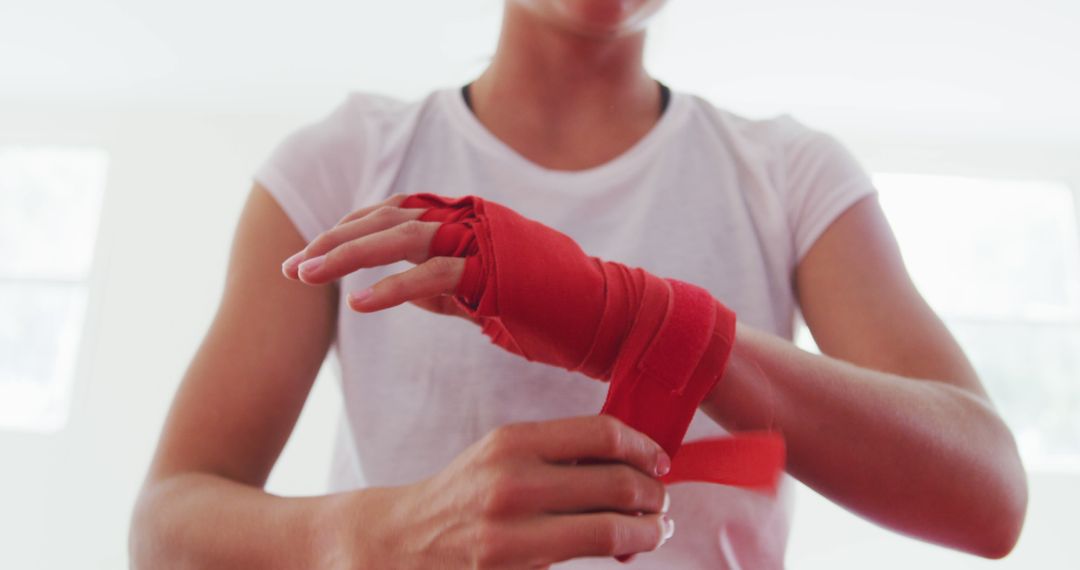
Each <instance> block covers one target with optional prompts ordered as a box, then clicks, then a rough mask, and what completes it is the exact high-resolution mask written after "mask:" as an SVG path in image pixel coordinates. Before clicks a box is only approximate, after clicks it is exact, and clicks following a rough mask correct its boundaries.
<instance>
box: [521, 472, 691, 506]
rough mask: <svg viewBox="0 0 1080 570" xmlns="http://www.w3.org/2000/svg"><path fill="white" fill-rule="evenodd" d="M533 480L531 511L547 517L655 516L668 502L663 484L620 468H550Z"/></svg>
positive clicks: (668, 504)
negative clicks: (605, 513)
mask: <svg viewBox="0 0 1080 570" xmlns="http://www.w3.org/2000/svg"><path fill="white" fill-rule="evenodd" d="M537 477H538V479H537V481H539V483H538V484H537V485H536V489H535V492H534V493H533V495H532V496H535V497H537V500H538V501H539V502H541V503H542V504H537V505H535V508H536V509H538V510H539V509H542V510H544V511H545V512H548V513H561V514H567V513H591V512H600V511H614V512H619V513H623V514H637V513H647V514H656V513H664V512H667V509H668V507H669V506H670V501H671V499H670V498H669V496H668V492H667V489H666V488H665V486H664V484H663V483H661V482H660V481H659V480H657V479H656V478H654V477H651V476H649V475H646V474H644V473H642V472H641V471H638V470H637V469H635V468H633V467H630V466H628V465H624V464H607V465H573V466H571V465H552V466H548V467H547V468H546V469H539V470H537Z"/></svg>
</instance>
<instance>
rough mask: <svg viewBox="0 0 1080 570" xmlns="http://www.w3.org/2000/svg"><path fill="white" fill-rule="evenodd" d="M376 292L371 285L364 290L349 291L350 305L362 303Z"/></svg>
mask: <svg viewBox="0 0 1080 570" xmlns="http://www.w3.org/2000/svg"><path fill="white" fill-rule="evenodd" d="M374 292H375V290H374V289H372V288H371V287H368V288H367V289H364V290H363V291H357V292H355V293H349V304H350V305H359V304H360V303H363V302H364V301H365V300H366V299H367V298H368V297H371V294H372V293H374Z"/></svg>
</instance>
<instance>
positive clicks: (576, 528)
mask: <svg viewBox="0 0 1080 570" xmlns="http://www.w3.org/2000/svg"><path fill="white" fill-rule="evenodd" d="M521 526H522V527H523V528H521V529H520V530H519V529H514V530H518V532H520V533H521V534H520V536H514V537H513V538H512V540H513V542H516V543H517V544H519V545H520V546H521V548H522V549H524V550H525V551H533V549H536V550H535V551H536V552H541V553H545V554H546V555H547V556H548V557H549V558H548V559H547V560H546V561H545V562H552V563H555V562H561V561H563V560H570V559H573V558H581V557H585V556H627V555H632V554H637V553H639V552H650V551H653V550H656V549H657V548H659V547H660V546H661V545H663V543H664V542H666V541H667V539H668V538H670V537H671V536H672V535H673V534H674V522H672V521H671V519H669V518H668V517H667V515H641V516H634V515H622V514H617V513H590V514H581V515H552V516H547V517H541V518H539V519H533V520H532V521H531V522H529V523H526V524H524V525H521ZM515 534H516V533H515Z"/></svg>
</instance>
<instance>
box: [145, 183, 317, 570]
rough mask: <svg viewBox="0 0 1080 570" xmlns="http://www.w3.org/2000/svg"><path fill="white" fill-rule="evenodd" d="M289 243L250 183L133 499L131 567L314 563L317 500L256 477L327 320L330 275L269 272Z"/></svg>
mask: <svg viewBox="0 0 1080 570" xmlns="http://www.w3.org/2000/svg"><path fill="white" fill-rule="evenodd" d="M298 244H300V245H302V244H303V239H302V238H301V237H300V235H299V234H298V233H297V231H296V229H295V228H294V227H293V226H292V224H291V222H289V220H288V218H287V217H286V216H285V214H284V213H283V212H282V211H281V209H280V208H279V207H278V205H277V203H276V202H275V201H274V199H273V198H272V197H270V195H269V194H268V193H267V192H266V191H265V190H264V189H262V188H260V187H256V188H255V189H254V190H253V191H252V193H251V195H250V197H249V199H248V201H247V204H246V205H245V207H244V211H243V214H242V216H241V219H240V223H239V226H238V228H237V231H236V235H235V238H234V242H233V248H232V253H231V258H230V261H229V268H228V276H227V279H226V285H225V292H224V296H223V298H222V301H221V305H220V307H219V308H218V312H217V315H216V317H215V319H214V321H213V324H212V325H211V328H210V330H209V332H208V334H207V336H206V338H205V340H204V341H203V343H202V345H201V347H200V348H199V350H198V352H197V353H196V355H195V357H194V360H193V361H192V363H191V365H190V367H189V369H188V371H187V373H186V374H185V376H184V379H183V381H182V383H181V385H180V388H179V391H178V392H177V394H176V397H175V400H174V402H173V405H172V409H171V411H170V413H169V416H168V419H167V420H166V422H165V426H164V429H163V432H162V435H161V439H160V442H159V444H158V450H157V453H156V456H155V458H154V460H153V463H152V465H151V467H150V471H149V474H148V476H147V479H146V482H145V485H144V487H143V489H142V493H141V494H140V497H139V501H138V504H137V506H136V511H135V515H134V520H133V524H132V529H131V555H132V564H133V566H134V567H144V568H146V567H158V566H160V565H161V564H162V562H163V561H169V562H170V564H172V565H176V566H181V567H186V566H191V567H200V568H201V567H260V568H274V567H283V566H289V567H293V566H306V567H314V566H315V564H314V560H312V559H311V558H309V555H311V554H313V553H314V552H316V551H317V549H316V548H313V546H314V545H315V544H316V542H317V541H318V533H317V532H316V528H315V525H314V521H317V520H318V518H317V517H316V516H315V515H316V513H317V512H318V511H319V510H320V509H321V508H322V507H323V506H325V500H323V499H285V498H279V497H274V496H271V495H269V494H267V493H265V492H263V491H262V489H261V488H262V485H263V484H264V483H265V481H266V478H267V477H268V476H269V473H270V470H271V468H272V467H273V465H274V462H275V461H276V460H277V457H278V455H279V454H280V452H281V449H282V447H283V446H284V445H285V442H286V440H287V439H288V437H289V434H290V433H291V431H292V429H293V426H294V424H295V422H296V419H297V417H298V416H299V414H300V410H301V408H302V407H303V404H304V401H305V399H306V398H307V394H308V392H309V390H310V389H311V385H312V383H313V381H314V379H315V376H316V374H317V373H318V370H319V367H320V365H321V364H322V361H323V358H324V357H325V355H326V352H327V349H328V347H329V345H330V342H331V338H332V332H333V327H334V318H335V317H334V315H335V308H336V299H337V292H336V290H335V288H334V287H333V286H327V287H317V288H316V287H302V286H297V285H296V284H295V283H293V282H291V281H288V280H286V279H282V278H281V275H280V273H278V269H277V268H278V264H279V263H280V260H281V259H282V258H283V257H285V256H286V255H288V253H290V252H291V251H294V250H295V249H296V248H298V247H300V245H298ZM285 308H287V309H285ZM208 522H209V524H208Z"/></svg>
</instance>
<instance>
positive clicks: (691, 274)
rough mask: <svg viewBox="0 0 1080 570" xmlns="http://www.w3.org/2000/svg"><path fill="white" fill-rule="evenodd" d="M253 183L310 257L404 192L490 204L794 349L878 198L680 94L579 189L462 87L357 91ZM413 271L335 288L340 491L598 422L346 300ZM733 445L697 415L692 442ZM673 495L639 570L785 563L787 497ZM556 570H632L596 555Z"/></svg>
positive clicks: (533, 375) (479, 347) (471, 355)
mask: <svg viewBox="0 0 1080 570" xmlns="http://www.w3.org/2000/svg"><path fill="white" fill-rule="evenodd" d="M256 179H257V181H258V182H260V183H261V184H262V185H263V186H264V187H265V188H267V190H269V191H270V193H271V194H272V195H273V196H274V197H275V198H276V199H277V200H278V202H279V203H280V204H281V206H282V208H283V209H284V210H285V212H286V213H287V214H288V216H289V217H290V218H291V219H292V221H293V223H294V224H295V225H296V227H297V228H298V229H299V231H300V233H301V234H302V235H303V236H304V237H305V238H306V239H309V240H310V239H311V238H313V237H315V236H316V235H317V234H319V233H320V232H322V231H324V230H326V229H327V228H330V227H332V226H333V225H334V224H335V223H336V222H337V221H338V220H339V219H340V218H341V217H343V216H344V215H345V214H347V213H349V212H351V211H353V210H355V209H357V208H360V207H363V206H365V205H368V204H371V203H374V202H376V201H379V200H382V199H383V198H384V197H386V196H388V195H389V194H392V193H397V192H400V193H414V192H435V193H438V194H443V195H449V196H459V195H466V194H475V195H478V196H482V197H484V198H488V199H491V200H494V201H497V202H500V203H502V204H505V205H507V206H509V207H511V208H513V209H515V210H516V211H518V212H520V213H521V214H523V215H525V216H527V217H530V218H533V219H535V220H538V221H540V222H542V223H544V224H547V225H549V226H551V227H553V228H556V229H558V230H560V231H562V232H564V233H566V234H568V235H570V236H571V237H573V238H574V239H575V240H577V242H578V243H580V244H581V246H582V248H584V250H585V251H586V252H588V253H589V254H591V255H596V256H598V257H602V258H606V259H611V260H615V261H620V262H623V263H627V264H631V265H636V266H640V267H643V268H645V269H647V270H649V271H651V272H653V273H654V274H656V275H659V276H663V277H674V278H678V279H681V280H684V281H688V282H690V283H695V284H697V285H700V286H702V287H705V288H706V289H708V290H709V291H711V292H712V294H713V295H714V296H715V297H716V298H717V299H720V300H721V301H722V302H723V303H725V304H726V305H728V306H729V307H731V308H732V309H734V310H735V312H736V313H737V314H738V317H739V319H740V320H741V321H742V322H744V323H747V324H749V325H752V326H754V327H757V328H760V329H763V330H765V331H768V332H771V333H773V334H776V335H778V336H781V337H783V338H787V339H790V338H791V337H792V334H793V327H794V320H795V316H796V310H797V306H796V301H795V297H794V293H793V288H792V285H793V272H794V269H795V267H796V264H797V263H798V262H799V260H800V259H801V258H802V256H803V255H804V254H805V253H806V252H807V251H808V250H809V248H810V247H811V245H813V243H814V241H815V240H816V239H817V238H818V236H819V235H821V233H822V232H823V231H824V230H825V229H826V228H827V227H828V225H829V224H830V223H831V222H832V221H833V220H834V219H835V218H836V217H837V216H838V215H840V214H841V213H842V212H843V211H844V210H846V209H847V208H848V207H850V206H851V205H852V204H854V203H855V202H856V201H857V200H859V199H860V198H863V197H864V196H867V195H869V194H872V193H873V192H874V189H873V186H872V185H871V182H870V180H869V177H868V176H867V175H866V173H865V172H864V171H863V169H862V168H861V167H860V166H859V165H858V163H857V162H856V160H855V159H854V158H853V157H852V156H851V155H850V154H849V153H848V152H847V151H846V150H845V149H844V148H843V147H842V146H841V145H840V144H838V143H837V142H836V141H835V140H834V139H833V138H831V137H830V136H828V135H825V134H822V133H820V132H817V131H814V130H811V129H808V128H806V127H804V126H802V125H801V124H799V123H797V122H796V121H795V120H793V119H792V118H790V117H788V116H782V117H778V118H774V119H770V120H764V121H753V120H748V119H745V118H741V117H739V116H736V115H734V114H732V113H729V112H726V111H723V110H721V109H717V108H715V107H714V106H712V105H711V104H710V103H708V102H707V101H705V100H703V99H701V98H698V97H695V96H692V95H688V94H684V93H680V92H674V93H673V94H672V98H671V102H670V104H669V107H668V108H667V110H666V111H665V112H664V114H663V115H662V117H661V118H660V120H659V122H658V123H657V124H656V125H655V127H654V128H653V129H652V130H651V131H650V132H649V133H648V134H647V135H646V136H645V137H644V138H643V139H642V140H640V141H639V142H638V143H637V144H636V145H635V146H633V147H632V148H630V149H629V150H627V151H626V152H624V153H623V154H622V155H620V156H618V157H616V158H615V159H613V160H611V161H609V162H607V163H605V164H602V165H600V166H597V167H594V168H590V169H587V170H583V171H574V172H568V171H554V170H549V169H545V168H543V167H540V166H538V165H536V164H535V163H532V162H530V161H528V160H527V159H525V158H524V157H522V156H521V155H519V154H517V153H516V152H515V151H514V150H513V149H511V148H510V147H509V146H507V145H506V144H504V143H503V142H502V141H500V140H499V139H498V138H496V137H495V136H494V135H493V134H491V133H490V132H489V131H488V130H487V129H486V128H485V127H484V126H483V124H482V123H480V122H479V121H478V120H477V119H476V117H475V116H474V115H473V114H472V113H471V111H470V110H469V109H468V107H467V106H466V105H465V102H464V100H463V99H462V97H461V94H460V91H459V90H458V89H446V90H441V91H436V92H434V93H432V94H431V95H429V96H428V97H426V98H424V99H423V100H421V101H417V102H400V101H396V100H392V99H388V98H384V97H380V96H375V95H370V94H353V95H350V96H349V97H348V98H347V100H346V101H345V102H344V103H342V104H341V105H340V106H339V107H338V108H337V109H336V110H334V111H333V112H332V113H331V114H330V115H329V116H327V117H326V118H325V119H323V120H321V121H319V122H316V123H314V124H311V125H309V126H307V127H305V128H302V129H300V130H298V131H296V132H295V133H293V134H292V135H291V136H289V137H288V138H287V139H286V140H285V141H284V142H282V143H281V145H280V146H279V147H278V148H277V150H276V151H275V152H274V153H273V155H272V156H271V158H270V159H269V160H268V161H267V162H266V163H265V164H264V165H262V167H261V168H260V169H259V170H258V172H257V174H256ZM407 267H408V265H407V264H405V263H399V264H395V265H393V266H388V267H384V268H377V269H367V270H362V271H359V272H357V273H354V274H352V275H349V276H348V277H346V278H345V279H344V280H343V281H342V293H343V294H342V299H343V301H342V303H341V305H340V308H339V320H338V330H337V336H336V346H335V350H336V352H337V357H338V362H339V363H340V366H341V371H340V372H341V389H342V394H343V397H344V408H345V409H344V421H343V425H342V430H341V432H340V435H339V441H338V445H337V454H336V458H335V462H334V465H333V469H332V480H331V483H330V486H331V490H335V491H336V490H344V489H350V488H356V487H360V486H363V485H373V486H383V485H400V484H405V483H410V482H414V481H417V480H419V479H422V478H424V477H427V476H430V475H432V474H434V473H436V472H438V471H439V470H441V469H442V468H443V467H444V466H446V465H447V463H449V462H450V460H451V459H453V458H454V457H455V456H457V455H458V454H459V453H460V452H461V451H462V450H464V449H465V448H466V447H467V446H469V445H470V444H472V443H473V442H475V441H477V440H478V439H479V438H481V437H482V436H483V435H485V434H486V433H488V432H489V431H491V430H492V429H493V428H495V427H497V426H499V425H502V424H506V423H514V422H521V421H528V420H545V419H554V418H561V417H568V416H575V415H588V414H595V413H597V412H598V411H599V410H600V407H601V405H602V404H603V402H604V395H605V393H606V392H607V385H605V384H603V383H600V382H597V381H595V380H591V379H588V378H586V377H585V376H582V375H580V374H576V373H571V372H567V371H565V370H561V369H557V368H554V367H551V366H546V365H543V364H537V363H530V362H526V361H525V360H524V359H522V358H519V357H517V356H514V355H512V354H510V353H508V352H504V351H503V350H502V349H500V348H498V347H496V346H494V345H492V344H490V343H489V342H488V340H487V338H486V337H484V336H483V335H482V334H481V333H480V330H479V328H478V327H476V326H474V325H473V324H472V323H469V322H467V321H465V320H462V319H457V318H448V317H444V316H439V315H434V314H430V313H427V312H425V311H423V310H421V309H419V308H417V307H414V306H411V305H406V306H401V307H397V308H394V309H391V310H388V311H383V312H379V313H375V314H368V315H362V314H358V313H355V312H353V311H351V310H350V309H349V308H348V306H347V305H346V304H345V302H344V297H345V295H344V294H345V293H348V292H350V291H357V290H361V289H363V288H365V287H367V286H368V285H369V284H371V283H374V282H375V281H376V280H378V279H380V278H382V277H383V276H386V275H389V274H391V273H394V272H398V271H401V270H403V269H405V268H407ZM537 278H538V279H542V278H543V276H542V275H538V276H537ZM724 433H725V432H724V430H723V429H721V428H720V427H719V426H718V425H717V424H716V423H715V422H714V421H713V420H712V419H710V418H709V417H708V416H706V415H704V413H702V412H700V411H699V412H698V414H697V416H696V417H695V418H694V421H693V423H692V424H691V426H690V431H689V433H688V435H687V439H688V440H690V439H697V438H701V437H706V436H716V435H721V434H724ZM670 493H671V499H672V502H671V517H672V518H673V519H674V520H675V521H676V524H677V529H678V532H677V533H676V534H675V536H674V538H672V539H671V541H669V542H668V543H667V544H666V545H664V547H663V548H661V549H659V550H658V551H657V552H655V553H649V554H645V555H641V556H639V557H637V558H636V559H635V561H634V562H633V563H632V564H631V565H630V566H629V567H633V568H680V569H705V568H708V569H710V570H714V569H716V568H746V569H767V568H779V567H782V566H783V557H784V548H785V543H786V541H787V533H788V524H789V519H790V511H791V508H790V507H791V505H790V495H791V484H790V481H785V482H784V485H783V486H782V490H781V492H780V493H779V494H778V496H777V497H776V498H770V497H765V496H762V495H760V494H755V493H753V492H749V491H744V490H740V489H736V488H730V487H723V486H718V485H709V484H697V483H688V484H679V485H673V486H672V487H671V488H670ZM372 524H378V521H372ZM557 567H558V568H565V569H584V568H589V569H593V568H627V567H628V566H627V565H624V564H620V563H618V562H616V561H614V560H613V559H599V558H596V559H580V560H575V561H571V562H568V563H565V564H562V565H558V566H557Z"/></svg>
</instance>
